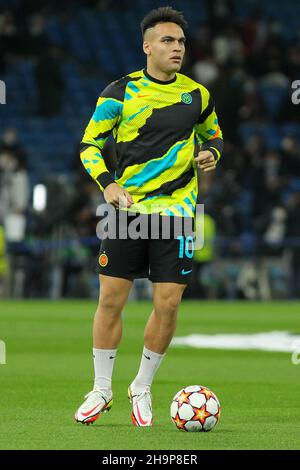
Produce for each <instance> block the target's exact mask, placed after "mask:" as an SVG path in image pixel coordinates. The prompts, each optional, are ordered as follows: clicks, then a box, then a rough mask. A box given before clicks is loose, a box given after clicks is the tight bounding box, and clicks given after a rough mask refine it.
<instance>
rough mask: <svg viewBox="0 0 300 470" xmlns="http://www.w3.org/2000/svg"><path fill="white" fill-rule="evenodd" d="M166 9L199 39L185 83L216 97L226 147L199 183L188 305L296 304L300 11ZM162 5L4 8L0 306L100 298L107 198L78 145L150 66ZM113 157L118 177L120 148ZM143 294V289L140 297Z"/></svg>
mask: <svg viewBox="0 0 300 470" xmlns="http://www.w3.org/2000/svg"><path fill="white" fill-rule="evenodd" d="M171 3H172V6H173V7H174V8H178V9H180V10H183V11H184V14H185V16H186V18H187V20H188V22H189V25H190V29H189V31H188V42H187V53H186V60H185V64H184V68H183V73H187V74H188V75H190V76H192V77H194V78H195V79H196V80H198V81H200V82H201V83H203V84H204V85H206V86H207V87H208V88H209V89H210V91H211V92H212V94H213V96H214V98H215V101H216V107H217V112H218V115H219V118H220V122H221V126H222V130H223V133H224V140H225V143H226V145H225V150H224V155H223V157H222V161H221V162H220V165H219V168H218V171H217V172H216V173H215V174H208V175H205V178H204V177H201V179H200V184H199V187H200V193H199V202H203V203H204V204H205V210H206V221H205V222H206V227H207V230H206V249H205V250H203V252H202V253H201V252H199V253H198V254H197V257H196V259H195V268H196V269H195V270H194V278H193V282H192V283H191V286H190V288H189V289H188V290H187V292H186V297H204V298H227V299H235V298H249V299H261V298H262V299H270V298H295V297H298V296H299V294H300V274H299V260H300V244H299V240H300V238H299V237H300V217H299V214H300V147H299V144H300V132H299V130H300V112H299V111H300V108H299V106H297V105H295V104H293V103H292V101H291V91H292V89H291V83H292V81H293V80H296V79H297V78H298V79H299V77H300V49H299V47H300V45H299V41H300V38H299V22H298V18H299V14H300V5H299V3H298V2H297V1H296V0H295V1H294V0H287V1H285V2H282V1H271V0H266V1H265V2H263V3H261V2H257V1H254V0H244V1H241V2H239V1H233V0H218V1H215V2H211V1H204V0H203V1H196V0H189V1H186V2H181V1H179V0H176V1H174V2H171ZM160 4H161V2H159V1H156V0H155V1H154V0H153V1H152V0H138V1H136V2H130V1H109V0H103V1H101V0H99V1H97V0H74V1H71V0H69V1H66V2H58V1H47V0H43V1H40V2H34V1H30V0H29V1H28V0H27V1H22V0H12V1H9V2H8V1H3V0H2V1H1V2H0V8H1V9H0V12H1V13H0V38H1V41H0V49H1V54H0V74H1V79H2V80H3V81H4V82H5V84H6V95H7V96H6V104H5V105H1V106H0V129H1V140H0V178H1V179H0V194H1V196H0V199H1V211H0V224H1V232H0V233H1V244H0V246H1V254H0V256H1V262H0V276H1V291H2V295H3V296H10V297H17V298H19V297H33V298H35V297H50V298H59V297H90V296H94V295H95V294H96V292H97V278H96V276H95V275H94V274H93V267H94V260H95V255H96V253H97V249H98V245H99V240H97V239H96V238H95V225H96V223H97V218H96V216H95V210H96V207H97V205H98V203H99V201H100V200H101V195H100V193H99V191H98V187H97V185H95V183H94V182H93V181H92V180H91V179H89V177H88V175H87V174H85V171H84V169H83V167H82V165H81V162H80V159H79V154H78V143H79V141H80V139H81V137H82V134H83V130H84V127H85V126H86V124H87V122H88V119H89V117H90V116H91V114H92V112H93V109H94V106H95V103H96V100H97V96H98V95H99V93H100V92H101V90H102V89H103V88H104V87H105V86H106V85H107V84H108V83H109V82H110V81H112V80H114V79H116V78H118V77H120V76H122V75H124V74H126V73H128V72H130V71H133V70H138V69H139V68H141V67H143V66H144V64H145V57H144V54H143V52H142V47H141V45H142V41H141V35H140V30H139V22H140V20H141V18H142V17H143V16H144V14H145V13H146V12H147V11H149V9H151V8H153V7H156V6H159V5H160ZM105 157H106V158H107V161H108V164H109V165H110V168H113V161H114V146H113V143H112V142H111V141H110V142H109V143H108V145H107V148H106V149H105ZM37 185H45V186H46V190H47V200H46V206H44V199H43V198H44V196H45V194H44V193H43V187H42V188H41V186H37ZM34 194H35V197H34ZM34 201H35V202H34ZM24 218H25V221H26V226H25V227H24ZM3 227H4V228H3ZM5 239H6V249H5ZM148 290H149V289H148V286H145V285H144V284H143V283H142V284H138V283H137V288H136V292H135V295H136V296H137V297H139V298H140V297H145V296H146V297H147V295H148Z"/></svg>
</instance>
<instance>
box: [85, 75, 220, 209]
mask: <svg viewBox="0 0 300 470" xmlns="http://www.w3.org/2000/svg"><path fill="white" fill-rule="evenodd" d="M111 132H113V136H114V139H115V142H116V152H117V168H116V171H115V176H114V178H113V177H112V176H111V174H110V173H109V172H108V170H107V167H106V165H105V162H104V159H103V156H102V154H101V150H102V148H103V146H104V144H105V142H106V140H107V138H108V137H109V135H110V133H111ZM196 140H197V141H198V142H199V144H200V145H201V150H210V151H212V152H213V154H214V156H215V158H216V160H218V159H219V158H220V156H221V153H222V149H223V140H222V132H221V129H220V127H219V124H218V118H217V115H216V112H215V108H214V104H213V101H212V98H211V96H210V94H209V92H208V90H207V89H206V88H205V87H204V86H203V85H201V84H199V83H197V82H195V81H194V80H192V79H191V78H189V77H187V76H185V75H183V74H180V73H177V74H176V75H175V77H174V78H173V79H172V80H169V81H160V80H157V79H155V78H153V77H151V76H150V75H149V74H148V73H147V70H146V69H143V70H139V71H137V72H133V73H130V74H129V75H126V76H125V77H122V78H121V79H119V80H116V81H115V82H113V83H111V84H110V85H108V86H107V87H106V88H105V89H104V91H103V92H102V93H101V95H100V97H99V99H98V102H97V106H96V109H95V112H94V114H93V116H92V118H91V120H90V122H89V123H88V126H87V128H86V130H85V133H84V136H83V139H82V142H81V160H82V162H83V165H84V167H85V168H86V170H87V171H88V173H89V174H90V175H91V176H92V178H94V180H95V181H96V182H97V183H98V185H99V186H100V188H101V190H104V189H105V187H106V186H107V185H109V184H110V183H112V182H116V183H118V184H119V185H120V186H121V187H123V188H124V189H126V190H127V191H129V193H130V194H131V196H132V198H133V201H134V204H133V205H132V206H131V207H130V208H129V209H128V210H129V211H130V210H132V211H135V212H141V213H152V212H160V213H161V215H174V216H189V217H192V216H193V215H194V208H195V204H196V199H197V171H196V164H195V161H194V149H195V143H196ZM160 205H161V207H160Z"/></svg>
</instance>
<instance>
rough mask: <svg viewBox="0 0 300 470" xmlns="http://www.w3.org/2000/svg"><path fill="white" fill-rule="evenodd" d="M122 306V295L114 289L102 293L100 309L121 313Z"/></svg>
mask: <svg viewBox="0 0 300 470" xmlns="http://www.w3.org/2000/svg"><path fill="white" fill-rule="evenodd" d="M122 307H123V303H122V302H121V301H120V296H118V295H117V294H116V293H115V292H114V291H112V290H104V291H102V292H101V293H100V297H99V304H98V309H100V310H101V311H105V312H110V313H116V314H119V312H120V311H121V310H122Z"/></svg>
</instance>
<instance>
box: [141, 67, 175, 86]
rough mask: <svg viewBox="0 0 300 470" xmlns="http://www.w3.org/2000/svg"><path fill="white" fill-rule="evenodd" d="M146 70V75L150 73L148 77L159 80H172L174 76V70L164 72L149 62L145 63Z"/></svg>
mask: <svg viewBox="0 0 300 470" xmlns="http://www.w3.org/2000/svg"><path fill="white" fill-rule="evenodd" d="M146 70H147V73H148V75H150V77H152V78H154V79H156V80H159V81H160V82H170V81H173V80H174V78H175V77H176V73H175V72H171V73H169V74H168V73H166V72H163V71H161V70H158V69H156V68H155V67H153V66H152V65H151V64H147V67H146Z"/></svg>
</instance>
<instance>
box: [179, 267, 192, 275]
mask: <svg viewBox="0 0 300 470" xmlns="http://www.w3.org/2000/svg"><path fill="white" fill-rule="evenodd" d="M191 272H192V269H189V270H188V271H186V270H185V269H182V271H181V274H182V275H183V276H186V275H187V274H190V273H191Z"/></svg>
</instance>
